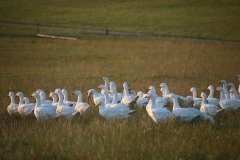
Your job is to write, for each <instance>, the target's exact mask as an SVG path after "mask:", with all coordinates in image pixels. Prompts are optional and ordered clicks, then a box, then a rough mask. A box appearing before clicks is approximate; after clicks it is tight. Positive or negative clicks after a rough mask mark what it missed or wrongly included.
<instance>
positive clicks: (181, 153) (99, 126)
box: [0, 0, 240, 160]
mask: <svg viewBox="0 0 240 160" xmlns="http://www.w3.org/2000/svg"><path fill="white" fill-rule="evenodd" d="M151 2H152V3H151ZM215 2H216V3H215ZM217 2H218V3H217ZM100 4H101V5H100ZM180 4H181V5H180ZM0 6H1V12H0V17H1V19H2V20H4V19H5V20H12V21H17V20H20V19H21V18H22V17H24V18H22V19H24V21H28V22H33V21H36V22H38V21H41V22H45V23H53V22H54V23H66V24H75V23H78V20H79V19H81V21H82V22H85V23H94V24H98V23H100V22H101V21H102V19H103V18H106V20H107V22H109V23H110V22H111V24H112V25H113V27H114V28H115V29H119V30H126V31H149V32H151V31H157V32H160V31H163V30H164V29H165V30H164V33H170V34H178V35H190V36H195V34H200V35H201V36H205V37H210V38H220V39H225V40H239V37H240V35H239V32H238V28H239V23H236V22H237V21H238V20H239V2H238V1H202V2H199V3H197V2H195V1H181V2H180V1H169V2H167V1H161V2H158V1H149V2H148V1H147V2H146V1H104V3H102V2H100V1H87V2H85V1H79V2H76V1H73V0H71V1H64V0H61V1H49V2H46V1H21V2H20V1H0ZM53 6H54V7H53ZM81 6H82V7H81ZM160 6H162V9H161V10H159V9H158V8H159V7H160ZM190 6H193V8H192V7H190ZM194 6H195V8H194ZM201 6H202V7H201ZM206 6H208V7H206ZM155 7H156V8H155ZM129 8H131V10H129ZM154 8H155V10H153V11H155V12H150V11H151V10H152V9H154ZM196 8H197V9H199V10H197V9H196ZM214 8H215V9H214ZM219 9H220V10H219ZM139 10H141V12H139ZM192 10H194V11H195V12H192ZM115 12H116V13H115ZM100 13H102V14H100ZM138 13H139V14H138ZM180 13H181V14H180ZM189 13H191V14H189ZM123 15H124V17H126V18H124V19H120V18H119V16H120V17H122V16H123ZM223 15H224V16H223ZM151 17H152V18H151ZM163 17H165V18H163ZM179 17H182V18H181V19H180V20H179ZM134 18H136V21H132V20H133V19H134ZM162 18H163V19H162ZM169 18H170V19H169ZM171 18H172V19H171ZM117 19H118V20H119V21H117ZM137 19H141V20H142V21H138V20H137ZM161 19H162V21H158V20H161ZM194 19H198V20H199V21H198V22H197V23H194ZM144 20H145V21H144ZM172 20H176V21H174V22H173V21H172ZM146 21H147V22H146ZM170 21H171V23H172V24H171V25H170V24H169V23H168V22H170ZM104 23H105V22H104ZM198 23H199V24H200V25H198ZM100 24H101V23H100ZM142 24H149V26H147V27H144V25H142ZM164 24H169V25H164ZM204 24H206V25H204ZM138 26H139V27H138ZM186 26H187V27H186ZM194 26H195V27H194ZM216 26H218V27H217V28H216ZM186 28H188V30H186ZM6 31H11V32H14V34H15V32H19V31H18V30H15V31H13V30H6V28H5V27H3V26H2V25H0V33H1V35H3V34H4V36H0V159H44V160H46V159H239V158H240V155H239V146H240V138H239V135H240V124H239V121H240V113H239V112H230V113H226V114H224V115H223V116H222V117H221V118H220V119H217V120H216V121H217V124H218V128H217V129H214V128H212V127H211V126H210V125H209V124H208V123H205V122H200V123H195V124H183V123H180V122H178V121H175V120H170V121H168V122H166V123H163V124H155V123H154V122H153V121H152V120H151V119H150V118H149V117H148V115H147V113H146V112H144V111H137V112H136V114H134V115H133V116H132V117H131V118H128V119H126V120H120V121H107V120H104V119H103V118H101V117H100V116H99V115H98V108H94V110H93V112H92V113H91V114H89V115H85V116H82V117H81V118H80V119H74V120H72V121H71V122H68V121H66V120H63V119H56V120H52V121H49V122H47V123H38V122H37V121H36V119H35V118H30V117H29V118H20V117H15V118H12V117H10V116H9V115H8V114H7V111H6V108H7V106H8V104H9V103H10V99H9V97H8V92H9V91H14V92H17V91H22V92H23V93H24V94H25V95H26V96H28V97H29V96H30V95H31V93H32V92H34V91H35V90H36V89H38V88H41V89H43V90H45V91H46V92H47V94H49V92H51V91H53V90H55V89H56V88H58V87H61V88H66V89H68V90H69V92H73V91H74V90H75V89H80V90H81V91H83V92H84V100H85V101H86V91H87V90H88V89H90V88H97V87H98V85H99V84H103V80H102V77H103V76H109V78H110V80H114V81H115V82H116V83H117V86H118V90H119V91H120V90H122V89H123V88H122V83H123V82H125V81H126V82H128V83H129V86H130V88H133V89H135V90H137V91H139V90H143V91H145V90H146V89H147V88H148V87H149V86H150V85H155V86H156V87H157V86H158V85H159V84H160V83H162V82H165V83H167V84H169V87H170V91H171V92H174V93H177V94H180V95H183V96H187V95H190V92H189V89H190V88H191V87H192V86H195V87H197V89H198V96H199V94H200V92H201V91H206V88H207V86H208V85H209V84H213V85H214V86H218V85H219V83H218V82H219V80H221V79H226V80H227V81H229V82H234V83H235V84H236V85H237V84H238V82H237V81H235V80H234V76H235V75H236V74H239V72H240V70H239V64H240V58H239V51H240V43H237V42H236V43H235V42H221V41H202V40H193V39H189V40H187V39H163V38H154V37H152V38H151V37H142V38H139V37H111V36H80V37H79V38H78V40H76V41H66V40H53V39H42V38H37V37H34V34H33V33H30V34H29V33H27V34H26V35H27V36H12V35H11V33H7V32H6ZM8 34H9V35H11V36H8ZM29 35H30V36H29ZM206 92H208V91H206ZM158 93H159V94H160V92H159V90H158ZM69 96H70V97H69V98H70V99H71V100H76V98H77V97H76V96H74V95H72V94H70V95H69ZM216 96H217V97H219V94H218V93H216ZM31 100H32V101H33V102H34V99H33V98H31ZM91 104H92V103H91Z"/></svg>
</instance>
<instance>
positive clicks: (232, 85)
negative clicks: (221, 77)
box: [227, 83, 235, 88]
mask: <svg viewBox="0 0 240 160" xmlns="http://www.w3.org/2000/svg"><path fill="white" fill-rule="evenodd" d="M227 86H228V87H231V88H235V85H234V84H233V83H228V84H227Z"/></svg>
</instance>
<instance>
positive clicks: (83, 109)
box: [74, 90, 90, 114]
mask: <svg viewBox="0 0 240 160" xmlns="http://www.w3.org/2000/svg"><path fill="white" fill-rule="evenodd" d="M74 93H75V95H76V96H78V99H77V103H76V105H75V109H76V110H77V111H79V112H80V113H81V114H84V113H86V111H87V110H88V109H89V107H90V106H89V104H88V103H86V102H83V101H82V92H81V91H80V90H75V91H74Z"/></svg>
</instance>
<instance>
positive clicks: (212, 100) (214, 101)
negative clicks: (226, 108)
mask: <svg viewBox="0 0 240 160" xmlns="http://www.w3.org/2000/svg"><path fill="white" fill-rule="evenodd" d="M207 89H209V91H210V93H209V95H208V97H207V101H208V103H209V104H213V105H216V106H220V105H219V99H217V98H214V92H215V90H214V87H213V85H209V86H208V88H207Z"/></svg>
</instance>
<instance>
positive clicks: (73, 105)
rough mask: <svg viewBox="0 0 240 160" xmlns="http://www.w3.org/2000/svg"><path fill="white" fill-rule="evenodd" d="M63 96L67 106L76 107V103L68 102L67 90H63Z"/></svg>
mask: <svg viewBox="0 0 240 160" xmlns="http://www.w3.org/2000/svg"><path fill="white" fill-rule="evenodd" d="M62 94H63V103H65V104H66V105H69V106H72V107H75V105H76V102H73V101H69V100H68V91H67V90H66V89H62Z"/></svg>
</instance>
